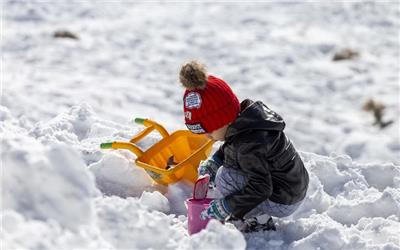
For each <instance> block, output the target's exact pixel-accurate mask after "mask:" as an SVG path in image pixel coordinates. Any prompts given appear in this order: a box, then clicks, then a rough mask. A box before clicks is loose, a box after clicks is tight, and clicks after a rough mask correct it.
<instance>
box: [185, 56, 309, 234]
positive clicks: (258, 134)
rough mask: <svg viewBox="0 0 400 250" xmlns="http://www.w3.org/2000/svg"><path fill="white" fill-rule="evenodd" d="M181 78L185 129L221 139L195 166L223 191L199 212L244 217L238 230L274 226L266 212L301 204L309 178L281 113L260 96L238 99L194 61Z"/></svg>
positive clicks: (217, 216)
mask: <svg viewBox="0 0 400 250" xmlns="http://www.w3.org/2000/svg"><path fill="white" fill-rule="evenodd" d="M180 82H181V83H182V85H183V86H184V87H185V88H186V91H185V94H184V97H183V102H184V115H185V124H186V126H187V128H188V129H189V130H191V131H192V132H193V133H196V134H206V135H207V136H208V137H210V138H211V139H213V140H219V141H224V144H223V145H222V146H221V147H220V148H219V149H218V150H217V151H216V152H215V153H214V154H213V156H212V157H210V158H209V159H207V160H206V161H203V162H202V163H201V164H200V166H199V175H204V174H209V175H210V177H211V178H210V179H211V181H212V182H215V185H216V188H217V189H218V191H219V192H220V193H221V194H222V196H223V198H222V199H215V200H214V201H213V202H211V203H210V205H209V207H208V209H206V210H205V211H203V213H202V217H203V219H204V218H206V217H209V218H215V219H218V220H221V221H225V220H228V219H230V220H242V221H244V222H245V223H242V224H241V226H240V228H239V229H240V230H242V231H244V232H249V231H254V230H260V229H263V230H271V229H272V230H274V229H275V227H274V224H273V222H272V219H271V217H270V216H275V217H286V216H289V215H291V214H292V213H293V212H294V211H295V210H296V209H297V208H298V207H299V205H300V204H301V203H302V200H303V199H304V197H305V195H306V192H307V187H308V181H309V180H308V173H307V170H306V169H305V167H304V165H303V162H302V160H301V158H300V156H299V154H298V153H297V152H296V149H295V148H294V146H293V144H292V143H291V141H290V140H289V139H288V138H287V136H286V135H285V133H284V132H283V130H284V128H285V122H284V121H283V119H282V117H281V116H280V115H278V114H277V113H275V112H274V111H272V110H271V109H269V108H268V107H267V106H266V105H265V104H263V103H262V102H261V101H256V102H253V101H251V100H249V99H246V100H244V101H243V102H242V103H240V104H239V101H238V99H237V97H236V96H235V94H234V93H233V92H232V90H231V88H230V87H229V86H228V85H227V83H226V82H224V81H223V80H221V79H219V78H217V77H215V76H212V75H208V74H207V72H206V69H205V67H204V65H202V64H200V63H199V62H197V61H191V62H189V63H187V64H184V65H183V66H182V68H181V71H180ZM260 215H261V216H260ZM244 219H245V220H244Z"/></svg>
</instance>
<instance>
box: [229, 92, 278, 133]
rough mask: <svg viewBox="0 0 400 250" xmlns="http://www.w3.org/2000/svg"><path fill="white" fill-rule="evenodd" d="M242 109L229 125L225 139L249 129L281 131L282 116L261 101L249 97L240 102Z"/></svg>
mask: <svg viewBox="0 0 400 250" xmlns="http://www.w3.org/2000/svg"><path fill="white" fill-rule="evenodd" d="M241 107H242V111H241V112H240V114H239V116H238V117H237V118H236V120H235V121H234V122H233V123H232V124H231V125H229V127H228V129H227V131H226V135H225V139H229V138H231V137H233V136H235V135H238V134H241V133H244V132H248V131H250V130H266V131H283V130H284V128H285V122H284V121H283V119H282V117H281V116H280V115H279V114H277V113H275V112H274V111H273V110H271V109H270V108H268V107H267V106H266V105H265V104H264V103H263V102H261V101H256V102H253V101H251V100H249V99H246V100H244V101H243V102H242V103H241Z"/></svg>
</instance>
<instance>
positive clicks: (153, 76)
mask: <svg viewBox="0 0 400 250" xmlns="http://www.w3.org/2000/svg"><path fill="white" fill-rule="evenodd" d="M399 26H400V20H399V6H398V3H396V2H367V3H364V2H337V3H330V2H322V1H321V2H293V3H280V2H265V3H262V2H258V3H238V2H236V3H222V2H221V3H211V2H204V3H201V2H167V1H154V2H133V1H103V2H101V3H99V2H95V1H89V0H87V1H66V0H65V1H64V0H62V1H57V2H48V1H15V0H6V1H3V2H2V45H1V47H2V64H1V84H2V93H1V94H2V98H1V105H0V134H1V145H2V146H1V194H2V195H1V215H0V219H1V232H0V235H1V236H0V242H1V248H2V249H3V248H4V249H21V248H22V249H245V248H247V249H266V248H267V249H400V240H399V237H398V236H399V235H400V221H399V218H400V135H399V131H400V130H399V122H400V121H399V120H400V119H399V117H400V109H399V88H400V84H399V74H398V72H400V68H399V65H400V63H399V57H400V54H399V52H400V49H399V30H400V29H399V28H400V27H399ZM62 29H67V30H70V31H71V32H74V33H76V34H77V36H78V37H79V39H78V40H72V39H55V38H53V37H52V34H53V32H55V31H56V30H62ZM346 47H350V48H353V49H354V50H356V51H358V52H359V53H360V56H359V57H358V58H356V59H354V60H348V61H339V62H332V60H331V59H332V57H333V54H334V52H336V51H338V50H340V49H341V48H346ZM192 58H198V59H200V60H202V61H203V62H205V63H206V64H207V65H208V68H209V69H210V71H211V72H214V74H216V75H217V76H221V77H222V78H224V79H225V80H227V82H229V83H230V84H231V86H232V88H233V90H234V91H235V92H236V93H237V94H238V96H239V98H240V99H243V98H247V97H250V98H252V99H259V100H263V101H264V102H265V103H266V104H267V105H269V106H270V107H271V108H273V109H274V110H276V111H277V112H278V113H280V114H281V115H282V116H283V117H284V119H285V120H286V123H287V129H286V131H287V134H288V136H289V137H290V138H291V139H292V140H293V142H294V143H295V145H296V148H297V149H299V151H300V152H301V157H302V158H303V160H304V162H305V165H306V167H307V169H308V171H309V174H310V187H309V190H308V194H307V197H306V199H305V200H304V203H303V204H302V206H301V207H300V208H299V209H298V210H297V211H296V212H295V213H294V214H293V215H292V216H289V217H287V218H281V219H276V222H277V224H278V231H277V232H257V233H252V234H243V235H242V234H241V233H240V232H238V231H237V230H236V229H235V228H234V226H233V225H232V224H230V223H226V224H225V225H222V224H221V223H218V222H216V221H212V222H211V223H209V225H208V227H207V229H206V230H203V231H201V232H200V233H198V234H195V235H192V236H188V234H187V218H186V207H185V204H184V201H185V200H186V199H187V198H189V197H190V196H191V192H192V186H191V185H190V184H188V183H185V182H179V183H175V184H173V185H170V186H169V187H168V188H166V187H163V186H160V185H156V184H154V183H152V181H151V179H150V178H149V176H148V175H147V173H146V172H145V171H144V170H143V169H142V168H139V167H137V166H136V165H135V163H134V160H135V158H136V157H135V155H133V154H131V153H130V152H127V151H125V150H101V149H100V148H99V145H100V143H102V142H107V141H112V140H129V139H130V138H131V137H132V136H133V135H134V134H136V133H138V132H139V131H141V129H142V127H141V126H140V125H135V124H134V123H133V122H132V119H133V118H134V117H146V118H151V119H154V120H156V121H158V122H160V123H161V124H163V125H165V126H166V128H167V129H168V131H174V130H177V129H184V124H183V116H182V113H181V112H182V111H181V101H182V93H183V89H182V88H181V87H180V86H179V84H178V77H177V72H178V70H179V67H180V65H181V64H182V63H183V62H184V61H186V60H188V59H192ZM368 98H374V99H376V100H377V101H380V102H382V103H384V104H385V106H386V110H385V114H384V120H393V124H391V125H390V126H388V127H387V128H385V129H380V128H378V127H375V126H373V125H372V123H373V116H372V115H371V114H369V113H366V112H365V111H362V109H361V107H362V105H363V103H364V102H365V101H366V100H367V99H368ZM160 138H161V137H160V135H158V134H157V133H151V134H150V135H149V136H148V137H146V138H145V139H144V140H143V141H141V142H140V143H138V145H139V146H140V147H141V148H143V149H147V148H148V147H150V146H151V145H152V144H154V143H155V142H156V141H158V140H160ZM217 146H218V145H214V150H215V149H216V148H217ZM210 195H213V196H215V197H218V194H210Z"/></svg>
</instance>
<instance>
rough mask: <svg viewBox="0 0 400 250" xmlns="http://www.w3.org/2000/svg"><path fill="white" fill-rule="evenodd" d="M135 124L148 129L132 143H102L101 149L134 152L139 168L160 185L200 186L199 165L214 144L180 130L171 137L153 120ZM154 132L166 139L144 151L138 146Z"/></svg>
mask: <svg viewBox="0 0 400 250" xmlns="http://www.w3.org/2000/svg"><path fill="white" fill-rule="evenodd" d="M135 122H136V123H138V124H142V125H144V126H145V127H146V128H145V129H144V130H143V131H141V132H139V133H138V134H136V135H135V136H133V137H132V139H131V140H130V141H129V142H121V141H114V142H107V143H102V144H101V145H100V147H101V148H102V149H111V148H113V149H127V150H130V151H131V152H132V153H134V154H135V155H136V156H137V158H136V160H135V163H136V165H137V166H139V167H142V168H144V169H145V170H146V172H147V173H148V174H149V175H150V177H151V178H152V179H153V180H154V181H155V182H157V183H159V184H163V185H168V184H171V183H174V182H177V181H179V180H181V179H185V180H188V181H190V182H192V183H194V182H196V179H197V168H198V165H199V163H200V161H201V160H204V159H206V158H207V157H208V155H209V154H210V152H211V148H212V145H213V143H214V141H212V140H210V139H208V138H207V137H206V136H205V135H197V134H193V133H192V132H190V131H188V130H178V131H175V132H173V133H172V134H171V135H170V134H169V133H168V132H167V130H166V129H165V128H164V127H163V126H161V125H160V124H158V123H157V122H155V121H152V120H149V119H143V118H136V119H135ZM153 130H157V131H158V132H159V133H160V134H161V136H162V137H163V138H162V139H161V140H160V141H158V142H157V143H155V144H154V145H152V146H151V147H150V148H149V149H147V150H146V151H142V150H141V149H140V148H139V147H138V146H137V145H135V143H137V142H138V141H140V140H141V139H143V138H144V137H145V136H147V135H148V134H150V133H151V132H152V131H153Z"/></svg>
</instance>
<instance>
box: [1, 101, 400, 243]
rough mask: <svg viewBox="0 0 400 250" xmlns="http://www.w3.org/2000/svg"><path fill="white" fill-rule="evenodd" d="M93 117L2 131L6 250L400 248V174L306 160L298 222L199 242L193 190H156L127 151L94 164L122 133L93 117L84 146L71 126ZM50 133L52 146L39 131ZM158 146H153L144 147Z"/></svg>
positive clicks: (215, 227) (342, 159) (180, 186)
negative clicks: (192, 218) (90, 157)
mask: <svg viewBox="0 0 400 250" xmlns="http://www.w3.org/2000/svg"><path fill="white" fill-rule="evenodd" d="M87 108H88V107H87V106H86V105H82V106H76V107H72V108H71V110H70V111H68V112H66V113H64V114H60V115H59V116H57V117H56V118H54V119H53V120H50V121H49V122H47V123H40V124H36V126H35V127H34V128H32V130H31V131H28V130H26V129H24V128H22V127H21V126H20V124H19V122H18V121H17V120H16V119H15V118H13V117H12V115H11V114H9V115H7V117H6V118H4V119H3V120H2V121H1V126H0V128H1V136H2V138H4V139H3V144H2V148H3V151H2V159H3V164H4V171H3V184H2V193H3V200H2V209H3V212H2V217H1V218H2V227H3V231H2V239H4V246H5V247H6V248H46V249H52V248H60V247H61V248H73V247H76V248H81V247H84V248H88V249H95V248H99V247H100V248H110V249H114V248H115V249H121V248H125V249H144V248H153V249H176V248H183V249H187V248H191V249H244V248H246V247H247V248H248V249H259V248H266V247H268V248H271V249H286V248H289V249H310V248H318V247H322V248H329V249H343V248H344V249H349V248H353V249H354V248H355V249H369V248H371V249H373V248H393V249H395V248H398V247H400V242H399V239H398V235H399V234H400V221H399V218H400V192H399V190H400V167H399V166H396V165H394V164H389V163H388V164H360V163H356V162H353V161H352V160H351V158H350V157H349V156H345V155H342V156H339V155H332V156H330V157H326V156H320V155H316V154H312V153H305V152H303V153H301V156H302V158H303V160H304V162H305V165H306V167H307V169H308V171H309V173H310V187H309V191H308V194H307V197H306V199H305V200H304V203H303V205H302V206H301V207H300V208H299V209H298V210H297V211H296V212H295V213H294V214H293V215H292V216H290V217H287V218H282V219H276V222H277V224H278V231H277V232H257V233H252V234H244V235H242V234H241V233H240V232H239V231H237V230H236V229H235V228H234V226H233V225H232V224H230V223H227V224H226V225H222V224H220V223H218V222H213V223H210V224H209V226H208V227H207V229H206V230H204V231H202V232H200V233H199V234H196V235H193V236H191V237H190V236H188V234H187V218H186V216H185V215H186V210H185V207H184V200H185V199H187V198H189V197H190V195H191V188H192V187H191V186H190V185H188V184H185V183H177V184H175V185H171V186H170V187H169V188H168V189H167V190H165V188H161V187H160V186H157V185H154V184H152V183H151V182H150V181H149V179H148V176H147V175H146V174H145V172H144V171H143V169H141V168H139V167H137V166H135V164H134V159H135V156H134V155H133V154H132V153H129V152H128V151H124V150H115V151H107V150H105V151H99V152H97V151H93V153H94V154H99V155H100V156H98V157H99V160H98V161H97V162H94V163H91V164H88V165H89V166H87V165H86V164H85V162H84V159H85V157H86V155H87V152H86V151H85V150H83V149H84V148H85V145H86V144H89V143H92V145H93V148H95V147H96V148H98V145H99V143H100V141H102V140H110V139H112V136H109V137H107V136H106V137H104V136H103V134H102V133H98V136H97V137H96V136H95V131H99V130H98V128H99V127H102V128H103V130H105V131H115V130H117V129H118V128H120V125H118V126H117V125H116V124H113V123H111V122H108V121H101V120H99V119H98V118H97V117H96V115H95V114H94V113H91V115H90V116H91V117H92V121H93V122H92V123H90V125H88V126H87V127H86V129H85V130H87V133H89V134H91V136H92V137H91V138H90V141H85V140H81V141H79V140H78V139H77V138H78V135H81V132H82V130H74V129H71V126H69V125H67V124H76V123H78V121H79V120H80V119H82V117H79V116H73V117H71V116H70V114H71V113H74V112H75V111H76V110H80V109H87ZM2 109H3V110H5V111H6V112H4V113H9V112H7V108H5V107H3V108H2ZM67 117H69V119H66V118H67ZM55 124H57V125H55ZM50 128H52V129H50ZM46 129H47V130H48V131H49V132H48V134H47V135H48V136H45V138H46V140H44V139H43V138H44V137H43V136H40V135H39V134H38V131H44V130H46ZM136 130H139V128H138V127H136V128H135V129H133V131H136ZM50 131H51V132H50ZM122 131H123V130H122ZM56 134H57V135H69V136H55V135H56ZM66 138H75V139H76V140H66ZM121 138H122V137H121ZM158 139H159V136H150V137H149V138H148V140H145V141H144V142H143V143H142V145H144V146H149V145H150V144H152V143H153V142H154V141H156V140H158ZM95 142H96V143H97V144H96V143H95ZM79 149H81V150H79ZM94 177H95V178H94ZM96 186H97V187H96ZM100 190H101V191H102V192H100ZM101 193H103V195H101ZM124 197H127V198H124ZM155 236H157V237H155Z"/></svg>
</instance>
